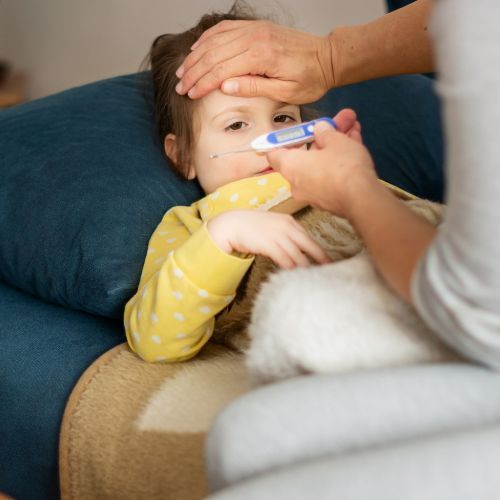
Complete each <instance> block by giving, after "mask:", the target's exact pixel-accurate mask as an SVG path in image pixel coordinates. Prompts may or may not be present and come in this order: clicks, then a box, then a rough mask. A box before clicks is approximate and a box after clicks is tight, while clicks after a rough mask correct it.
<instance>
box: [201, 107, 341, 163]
mask: <svg viewBox="0 0 500 500" xmlns="http://www.w3.org/2000/svg"><path fill="white" fill-rule="evenodd" d="M318 122H327V123H329V124H330V125H331V126H332V127H333V128H337V125H336V124H335V122H334V121H333V120H332V119H331V118H328V117H326V116H324V117H322V118H316V120H311V121H310V122H305V123H300V124H299V125H294V126H293V127H288V128H282V129H280V130H275V131H274V132H269V133H267V134H263V135H259V137H257V138H255V139H254V140H253V141H252V142H251V143H250V145H249V146H247V147H246V148H244V149H233V150H232V151H224V152H223V153H212V154H211V155H210V158H218V157H219V156H223V155H229V154H234V153H245V152H247V151H257V152H264V151H271V149H275V148H286V147H287V146H293V145H295V144H306V143H308V142H313V141H314V132H313V131H314V125H315V124H316V123H318Z"/></svg>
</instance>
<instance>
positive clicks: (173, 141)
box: [163, 134, 177, 164]
mask: <svg viewBox="0 0 500 500" xmlns="http://www.w3.org/2000/svg"><path fill="white" fill-rule="evenodd" d="M163 147H164V148H165V154H166V155H167V157H168V159H169V160H170V161H171V162H172V163H174V164H177V137H175V135H174V134H167V136H166V137H165V140H164V141H163Z"/></svg>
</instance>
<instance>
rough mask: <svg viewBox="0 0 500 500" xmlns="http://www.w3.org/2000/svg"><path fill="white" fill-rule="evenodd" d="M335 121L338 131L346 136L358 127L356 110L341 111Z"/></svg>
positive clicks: (346, 109)
mask: <svg viewBox="0 0 500 500" xmlns="http://www.w3.org/2000/svg"><path fill="white" fill-rule="evenodd" d="M333 119H334V121H335V123H336V125H337V129H338V131H339V132H343V133H344V134H345V133H346V132H348V131H349V130H351V129H352V127H354V126H355V125H356V123H357V122H356V120H357V117H356V113H355V111H354V110H352V109H350V108H345V109H342V110H340V111H339V112H338V113H337V114H336V115H335V116H334V118H333Z"/></svg>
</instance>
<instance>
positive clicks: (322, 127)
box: [314, 122, 332, 132]
mask: <svg viewBox="0 0 500 500" xmlns="http://www.w3.org/2000/svg"><path fill="white" fill-rule="evenodd" d="M327 130H332V127H331V125H329V124H328V123H326V122H318V123H316V124H315V125H314V131H315V132H325V131H327Z"/></svg>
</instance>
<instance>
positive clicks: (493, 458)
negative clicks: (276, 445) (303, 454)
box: [208, 424, 500, 500]
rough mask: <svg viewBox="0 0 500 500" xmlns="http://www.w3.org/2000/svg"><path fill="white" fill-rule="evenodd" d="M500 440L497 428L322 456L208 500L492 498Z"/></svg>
mask: <svg viewBox="0 0 500 500" xmlns="http://www.w3.org/2000/svg"><path fill="white" fill-rule="evenodd" d="M499 440H500V426H499V425H498V424H497V425H495V426H492V427H485V428H479V429H472V430H467V431H464V432H457V433H451V434H447V433H444V434H442V435H440V436H437V437H433V438H432V439H422V440H419V441H409V442H404V443H398V444H397V445H394V446H383V447H380V448H373V449H367V450H364V451H362V452H359V453H354V454H347V455H345V456H340V457H322V458H318V459H316V460H312V461H310V462H306V463H302V464H298V465H296V466H293V467H289V468H286V469H284V470H276V471H271V472H269V473H268V474H264V475H262V476H258V477H256V478H253V479H250V480H249V481H243V482H241V483H239V484H236V485H235V486H233V487H229V488H227V489H224V490H222V491H221V492H219V493H216V494H214V495H210V496H209V497H208V499H209V500H233V499H234V498H237V499H238V500H275V499H277V498H279V499H281V498H286V499H287V500H303V499H304V498H314V499H317V500H331V499H332V498H335V499H338V500H359V499H360V498H362V499H363V500H389V499H400V498H404V499H405V500H422V499H423V498H432V499H436V500H437V499H439V500H471V499H473V498H474V499H481V500H483V499H484V500H486V499H488V500H489V499H493V498H496V497H497V496H498V491H499V490H500V475H499V474H498V462H499V460H500V448H499V446H498V442H499ZM478 457H480V459H478Z"/></svg>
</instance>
